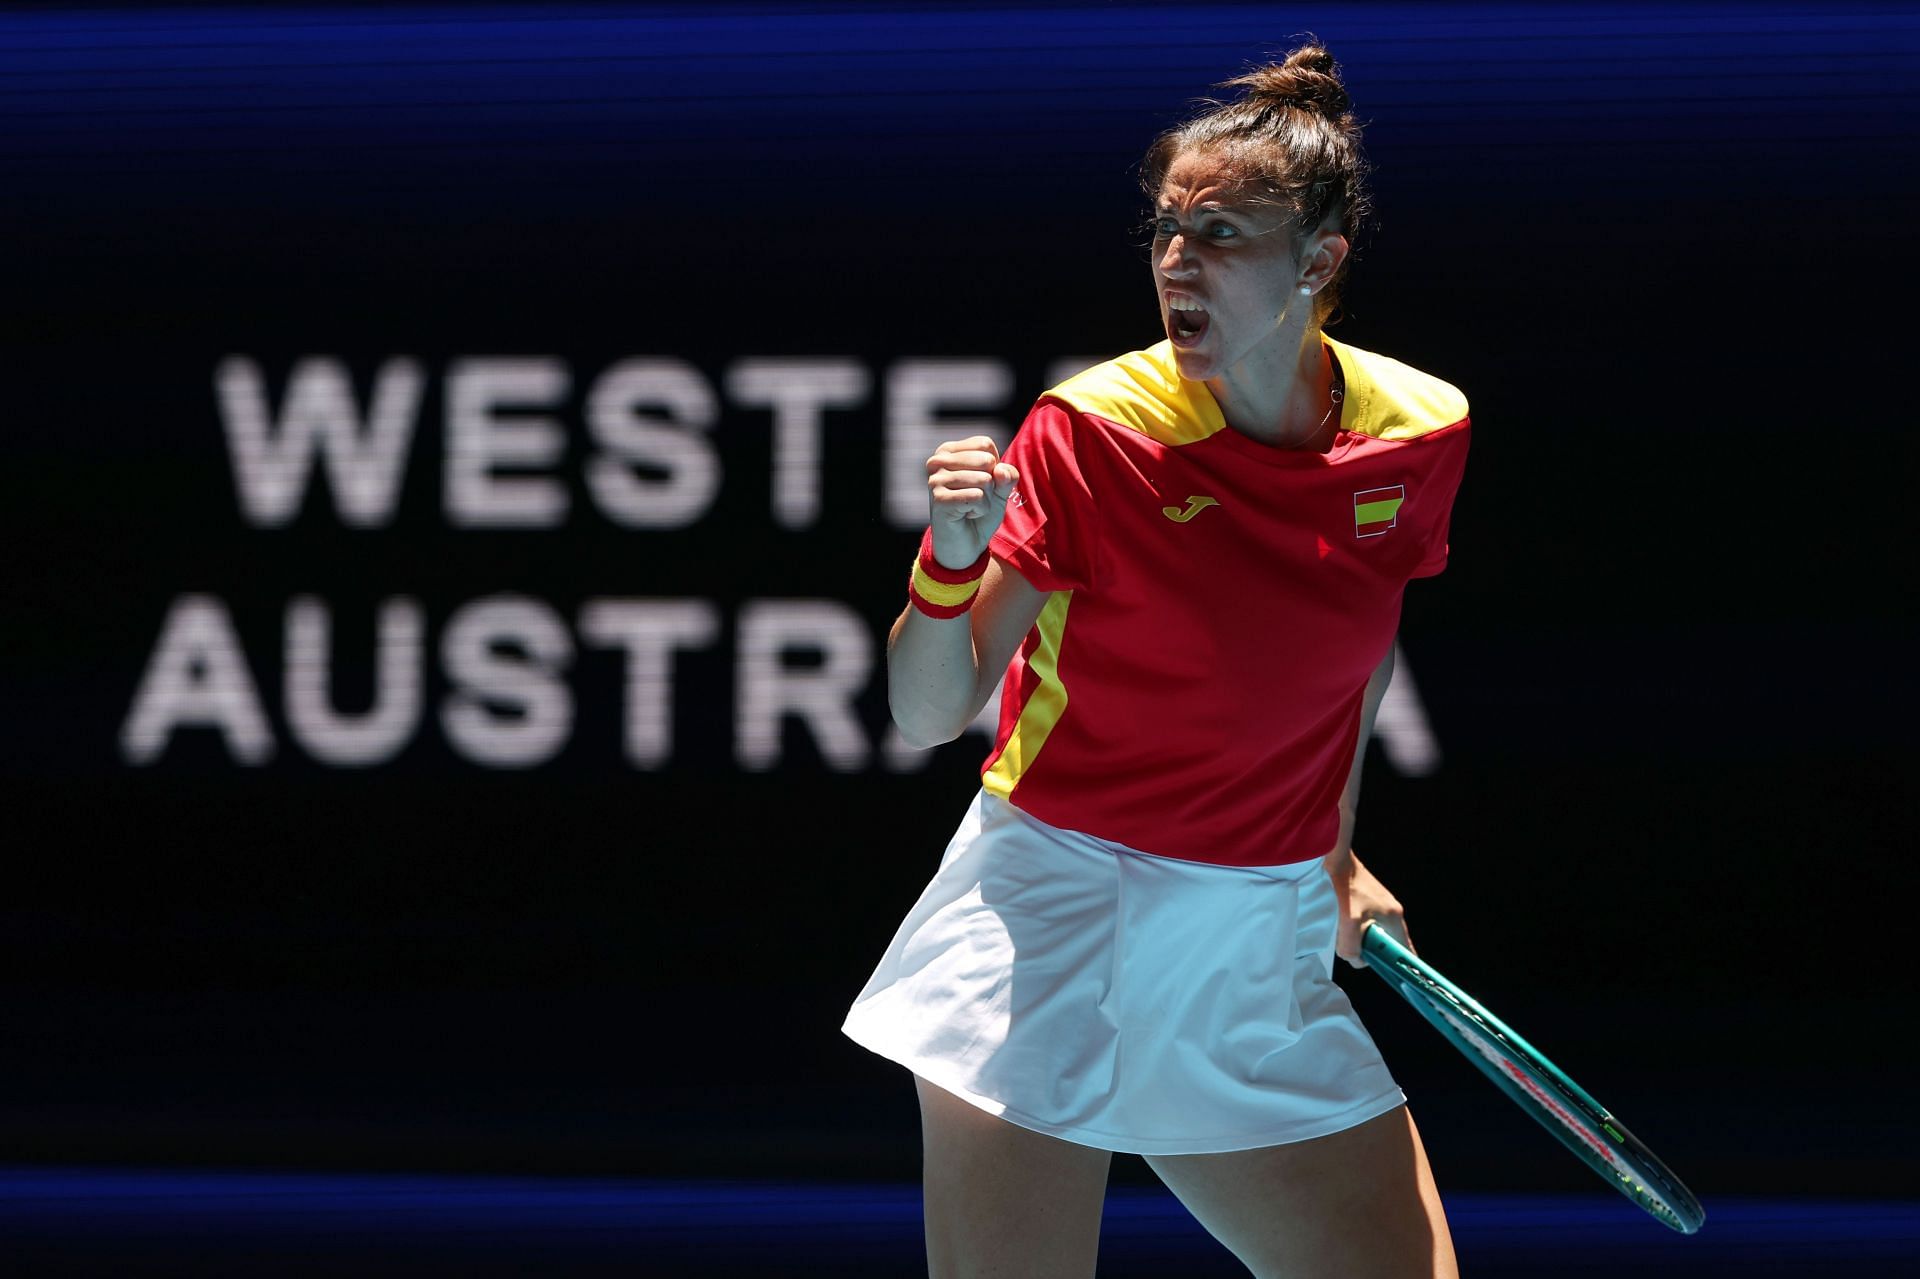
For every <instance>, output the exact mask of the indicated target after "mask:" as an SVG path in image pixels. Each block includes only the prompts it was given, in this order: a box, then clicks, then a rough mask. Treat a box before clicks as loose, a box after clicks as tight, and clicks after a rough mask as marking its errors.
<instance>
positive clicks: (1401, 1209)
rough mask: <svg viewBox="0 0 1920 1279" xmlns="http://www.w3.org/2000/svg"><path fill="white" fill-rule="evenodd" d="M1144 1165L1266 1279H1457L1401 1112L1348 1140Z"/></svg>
mask: <svg viewBox="0 0 1920 1279" xmlns="http://www.w3.org/2000/svg"><path fill="white" fill-rule="evenodd" d="M1147 1163H1148V1164H1149V1165H1150V1166H1151V1167H1152V1168H1153V1170H1154V1172H1156V1173H1158V1174H1159V1176H1160V1179H1161V1180H1162V1181H1164V1182H1166V1183H1167V1188H1168V1189H1170V1190H1172V1191H1173V1193H1174V1194H1175V1195H1177V1196H1179V1198H1180V1202H1182V1203H1184V1204H1185V1205H1186V1206H1187V1208H1188V1210H1189V1211H1190V1212H1192V1213H1193V1215H1194V1216H1195V1217H1197V1218H1198V1219H1199V1221H1200V1224H1201V1225H1203V1226H1205V1227H1206V1228H1207V1229H1208V1230H1209V1231H1210V1232H1212V1234H1213V1236H1214V1238H1216V1239H1218V1240H1219V1241H1220V1242H1221V1243H1223V1244H1225V1245H1226V1246H1227V1248H1229V1249H1230V1250H1231V1251H1232V1252H1233V1254H1234V1255H1235V1256H1236V1257H1238V1258H1240V1260H1241V1261H1243V1262H1245V1263H1246V1265H1247V1267H1248V1268H1249V1269H1251V1270H1252V1271H1253V1273H1254V1274H1256V1275H1258V1276H1261V1277H1262V1279H1270V1277H1271V1279H1278V1277H1279V1276H1286V1277H1287V1279H1334V1277H1335V1276H1337V1277H1338V1279H1427V1277H1428V1276H1431V1277H1433V1279H1454V1277H1455V1276H1457V1275H1458V1274H1459V1270H1458V1269H1457V1267H1456V1266H1455V1263H1454V1258H1453V1239H1452V1237H1451V1235H1449V1233H1448V1231H1447V1219H1446V1215H1445V1213H1443V1212H1442V1210H1441V1207H1440V1194H1439V1192H1438V1191H1437V1190H1435V1189H1434V1184H1433V1172H1432V1170H1431V1169H1430V1168H1428V1166H1427V1155H1426V1151H1425V1150H1424V1149H1423V1148H1422V1146H1421V1144H1420V1133H1419V1130H1418V1129H1416V1128H1415V1127H1414V1124H1413V1117H1412V1116H1411V1115H1410V1114H1408V1113H1407V1108H1406V1107H1405V1106H1397V1107H1395V1108H1394V1109H1392V1110H1390V1111H1388V1112H1387V1113H1386V1114H1384V1115H1380V1116H1377V1117H1375V1118H1373V1119H1369V1120H1367V1121H1366V1122H1365V1123H1362V1124H1359V1125H1357V1126H1355V1127H1353V1128H1349V1129H1347V1130H1346V1131H1344V1132H1337V1133H1333V1134H1331V1135H1329V1136H1325V1137H1316V1138H1313V1139H1312V1140H1309V1141H1299V1142H1292V1143H1290V1144H1288V1145H1284V1146H1267V1147H1263V1148H1261V1149H1258V1150H1236V1151H1231V1152H1229V1153H1226V1154H1218V1155H1150V1156H1148V1157H1147Z"/></svg>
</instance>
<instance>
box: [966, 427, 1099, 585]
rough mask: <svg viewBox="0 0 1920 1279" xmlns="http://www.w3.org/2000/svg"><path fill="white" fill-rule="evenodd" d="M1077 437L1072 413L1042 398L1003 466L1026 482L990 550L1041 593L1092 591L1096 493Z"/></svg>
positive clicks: (1016, 492) (1020, 484)
mask: <svg viewBox="0 0 1920 1279" xmlns="http://www.w3.org/2000/svg"><path fill="white" fill-rule="evenodd" d="M1075 435H1076V429H1075V414H1074V412H1073V410H1072V409H1070V408H1068V407H1067V406H1066V405H1064V404H1062V403H1060V402H1059V401H1056V400H1049V399H1042V400H1041V401H1040V402H1039V403H1037V404H1035V405H1034V406H1033V409H1032V411H1031V412H1029V413H1028V414H1027V419H1026V421H1024V422H1022V423H1021V424H1020V430H1019V431H1018V432H1017V433H1016V434H1015V435H1014V437H1013V443H1012V444H1010V445H1008V446H1007V451H1006V454H1005V456H1004V457H1003V459H1002V460H1003V461H1005V462H1007V463H1009V464H1010V465H1012V467H1013V468H1014V469H1015V470H1017V471H1018V472H1020V479H1019V482H1018V483H1016V484H1015V485H1014V488H1013V493H1012V495H1011V496H1010V497H1009V498H1008V499H1007V509H1006V514H1005V516H1004V517H1003V518H1002V519H1001V521H1000V527H999V528H998V529H997V530H996V531H995V532H994V535H993V541H992V542H991V543H990V544H989V549H990V550H991V551H992V552H993V557H994V558H995V559H997V560H1000V561H1001V562H1003V563H1005V564H1006V565H1007V566H1008V567H1010V568H1013V569H1017V570H1018V571H1019V573H1020V576H1022V577H1024V578H1026V579H1027V581H1028V582H1030V583H1031V584H1032V585H1033V587H1034V589H1036V590H1041V591H1072V590H1084V589H1086V588H1087V587H1089V586H1091V585H1092V584H1093V577H1094V574H1093V567H1094V563H1095V558H1096V556H1095V546H1094V540H1093V539H1094V520H1093V511H1094V503H1093V494H1092V492H1091V490H1090V489H1089V487H1088V484H1087V479H1086V474H1085V471H1084V469H1083V465H1082V464H1083V459H1082V458H1080V457H1079V456H1077V455H1076V454H1075V452H1074V437H1075Z"/></svg>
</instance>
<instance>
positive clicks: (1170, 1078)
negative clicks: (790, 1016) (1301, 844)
mask: <svg viewBox="0 0 1920 1279" xmlns="http://www.w3.org/2000/svg"><path fill="white" fill-rule="evenodd" d="M1335 908H1336V899H1335V897H1334V893H1333V885H1332V883H1331V882H1330V881H1329V880H1328V878H1327V875H1326V873H1325V870H1324V867H1323V865H1322V862H1321V861H1320V859H1317V858H1316V859H1314V860H1312V861H1307V862H1296V863H1293V864H1290V865H1285V866H1253V867H1243V866H1215V865H1209V864H1206V863H1201V862H1190V861H1182V860H1180V859H1178V858H1172V857H1157V856H1153V855H1151V854H1148V853H1141V852H1136V851H1135V850H1133V849H1130V848H1126V847H1124V846H1122V845H1120V844H1115V843H1112V842H1110V841H1108V840H1102V839H1095V838H1093V837H1092V836H1090V835H1083V834H1080V833H1078V832H1076V831H1070V830H1062V829H1060V828H1059V827H1056V826H1049V825H1047V824H1046V823H1045V822H1041V821H1038V820H1036V819H1034V818H1033V817H1031V816H1029V815H1027V814H1026V813H1024V812H1022V811H1021V810H1020V809H1018V808H1016V807H1015V806H1014V805H1013V804H1011V803H1008V802H1007V801H1005V800H1003V799H1000V798H998V797H997V796H993V795H989V794H987V793H986V792H984V791H982V792H981V793H980V794H979V795H977V796H976V797H975V798H974V801H973V805H972V807H971V808H969V809H968V810H967V815H966V818H965V819H964V820H963V821H962V822H961V823H960V829H959V830H958V831H957V832H956V833H955V834H954V837H953V841H952V842H951V843H950V844H948V845H947V851H946V855H945V856H944V857H943V858H942V859H941V862H940V869H939V871H938V872H937V873H936V874H935V875H934V877H933V881H932V882H931V883H930V884H928V885H927V888H926V891H925V892H923V893H922V894H921V895H920V900H919V901H918V902H916V903H914V906H913V909H912V910H911V911H910V912H908V914H907V918H906V920H905V921H904V922H903V923H902V924H901V925H900V929H899V931H898V932H897V933H895V934H894V938H893V942H892V944H891V945H889V946H888V947H887V952H886V955H885V956H884V957H883V958H882V959H881V960H880V966H879V967H878V968H876V969H874V972H873V976H872V978H870V979H869V980H868V982H867V985H866V989H864V990H862V991H861V992H860V995H859V997H858V998H857V999H855V1000H854V1002H853V1007H852V1009H851V1010H850V1011H849V1012H848V1014H847V1019H846V1022H845V1023H844V1024H843V1025H842V1026H841V1029H842V1030H843V1031H844V1032H845V1033H846V1034H847V1035H848V1036H849V1037H851V1038H852V1039H853V1040H854V1041H855V1042H856V1043H859V1044H861V1045H863V1046H864V1047H866V1048H869V1049H871V1050H873V1051H874V1052H876V1053H879V1054H880V1055H881V1056H882V1057H885V1058H888V1059H889V1060H891V1061H896V1062H899V1063H900V1064H901V1065H903V1066H905V1067H907V1069H909V1070H911V1071H912V1072H913V1073H914V1074H916V1075H919V1076H921V1077H922V1078H924V1079H926V1080H927V1081H928V1082H929V1083H932V1084H935V1085H937V1086H939V1087H940V1088H943V1089H945V1090H947V1091H948V1092H951V1093H954V1094H956V1095H957V1096H960V1097H962V1098H964V1099H966V1100H967V1101H970V1102H972V1103H973V1104H974V1105H976V1106H978V1107H980V1108H981V1109H982V1110H985V1111H988V1112H990V1113H992V1114H996V1115H999V1116H1001V1117H1002V1118H1005V1119H1009V1120H1011V1121H1013V1122H1014V1123H1017V1124H1020V1125H1021V1126H1023V1127H1026V1128H1031V1129H1034V1130H1035V1131H1037V1132H1044V1133H1049V1134H1051V1135H1053V1136H1055V1137H1062V1138H1065V1139H1066V1140H1068V1141H1074V1142H1078V1143H1080V1144H1081V1145H1086V1146H1095V1147H1098V1148H1100V1149H1103V1150H1117V1151H1130V1152H1133V1153H1135V1154H1143V1155H1183V1154H1212V1153H1216V1152H1219V1151H1223V1150H1247V1149H1251V1148H1254V1147H1257V1146H1272V1145H1278V1144H1280V1143H1283V1142H1289V1141H1302V1140H1305V1139H1307V1138H1309V1137H1321V1136H1325V1135H1326V1134H1328V1133H1333V1132H1339V1131H1341V1130H1342V1129H1345V1128H1350V1127H1352V1126H1353V1125H1355V1124H1359V1123H1362V1122H1364V1121H1366V1120H1368V1119H1371V1118H1373V1117H1375V1116H1376V1115H1380V1114H1384V1113H1385V1112H1387V1111H1389V1110H1391V1109H1393V1108H1394V1107H1395V1106H1398V1105H1400V1104H1401V1103H1402V1102H1404V1101H1405V1100H1406V1095H1405V1094H1404V1093H1403V1092H1401V1090H1400V1088H1399V1086H1398V1085H1397V1084H1395V1083H1394V1081H1393V1077H1392V1075H1390V1074H1389V1073H1388V1072H1387V1068H1386V1065H1385V1063H1383V1062H1382V1061H1381V1060H1380V1053H1379V1050H1378V1049H1376V1048H1375V1047H1374V1044H1373V1040H1372V1038H1371V1037H1370V1036H1369V1035H1368V1034H1367V1032H1366V1030H1365V1028H1363V1027H1362V1026H1361V1025H1360V1019H1359V1018H1358V1017H1357V1016H1356V1015H1355V1014H1354V1011H1353V1006H1352V1005H1351V1004H1349V1003H1348V1002H1347V997H1346V995H1345V993H1344V992H1343V991H1341V989H1340V987H1339V986H1337V985H1335V984H1334V981H1333V959H1334V952H1333V945H1334V923H1335V921H1334V914H1335Z"/></svg>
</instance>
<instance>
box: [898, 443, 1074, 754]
mask: <svg viewBox="0 0 1920 1279" xmlns="http://www.w3.org/2000/svg"><path fill="white" fill-rule="evenodd" d="M1018 479H1019V472H1018V471H1016V470H1015V469H1014V468H1013V467H1012V466H1009V465H1008V464H1007V463H1005V462H1002V461H1000V458H999V451H998V449H997V448H996V447H995V445H994V443H993V441H992V440H991V439H989V438H988V437H986V436H984V435H977V436H974V437H973V438H971V439H967V440H958V441H949V442H947V443H945V444H942V445H941V446H940V448H939V449H938V450H937V451H936V452H935V453H934V455H933V456H932V457H931V458H928V459H927V490H928V499H929V505H930V508H931V512H930V513H931V521H930V524H931V527H932V529H933V553H934V558H935V559H936V560H938V561H939V562H940V563H941V564H943V565H945V566H946V567H948V568H953V569H961V568H965V567H966V566H967V565H969V564H971V563H973V562H974V561H975V560H977V559H978V558H979V557H980V555H981V553H982V552H983V551H985V549H986V547H987V544H988V542H990V541H991V540H992V538H993V534H994V530H995V529H997V528H999V527H1000V520H1001V518H1002V516H1003V515H1004V514H1005V512H1006V507H1007V497H1008V495H1009V494H1010V493H1012V491H1013V486H1014V483H1015V482H1016V481H1017V480H1018ZM1047 599H1048V595H1047V593H1046V592H1044V591H1040V590H1036V589H1035V588H1034V587H1033V585H1032V584H1031V583H1029V582H1028V581H1027V580H1026V578H1024V577H1022V576H1020V574H1019V573H1018V572H1016V571H1015V570H1013V569H1010V568H1008V567H1006V566H1005V565H1004V564H1001V563H1000V562H998V561H997V560H996V561H989V563H988V564H987V572H986V576H985V577H984V578H982V579H981V582H980V591H979V594H978V595H977V596H976V597H975V599H974V604H973V607H972V608H970V609H968V610H967V611H966V612H964V613H962V614H960V616H958V617H946V618H940V617H929V616H927V615H926V614H925V613H922V612H921V611H920V610H919V609H917V608H914V607H913V606H912V605H908V606H907V609H906V611H905V612H903V613H901V614H900V618H899V620H898V621H896V622H895V623H894V624H893V631H892V633H891V634H890V635H888V637H887V704H888V706H889V708H890V709H891V710H892V712H893V721H894V723H896V724H898V725H899V726H900V733H901V736H903V737H905V738H906V739H907V741H908V742H910V743H912V744H913V745H915V746H921V747H926V746H935V745H938V744H939V743H941V742H950V741H952V740H953V739H954V738H956V737H958V736H959V735H960V734H961V732H962V731H964V730H965V728H966V726H967V725H968V724H969V723H971V722H972V720H973V717H974V716H975V715H978V714H979V713H980V708H981V707H982V706H985V705H986V703H987V698H988V697H990V696H992V695H993V686H994V685H995V684H996V683H997V682H999V679H1000V674H1001V672H1002V671H1004V670H1005V669H1006V666H1007V662H1008V661H1009V660H1010V659H1011V658H1012V657H1013V652H1014V650H1015V649H1016V648H1018V647H1019V646H1020V641H1021V640H1022V639H1023V638H1025V636H1026V633H1027V632H1028V631H1029V630H1031V629H1032V627H1033V623H1034V621H1035V620H1036V619H1037V618H1038V617H1039V616H1040V610H1041V609H1042V608H1044V607H1045V606H1046V603H1047Z"/></svg>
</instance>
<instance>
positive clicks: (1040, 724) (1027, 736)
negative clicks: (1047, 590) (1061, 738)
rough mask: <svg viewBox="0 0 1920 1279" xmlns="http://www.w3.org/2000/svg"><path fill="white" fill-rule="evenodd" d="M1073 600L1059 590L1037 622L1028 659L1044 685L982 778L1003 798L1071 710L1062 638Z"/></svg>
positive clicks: (1028, 663)
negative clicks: (1062, 678) (1035, 639)
mask: <svg viewBox="0 0 1920 1279" xmlns="http://www.w3.org/2000/svg"><path fill="white" fill-rule="evenodd" d="M1072 603H1073V592H1072V591H1055V592H1054V594H1053V598H1052V599H1050V600H1048V601H1047V605H1046V607H1045V608H1043V609H1041V610H1040V620H1039V621H1038V622H1036V623H1034V624H1035V625H1036V626H1038V627H1039V628H1040V643H1039V644H1038V645H1037V646H1036V647H1035V648H1034V650H1033V656H1031V657H1029V658H1028V659H1027V668H1028V669H1029V670H1031V671H1032V672H1033V673H1034V674H1035V675H1037V676H1038V677H1039V679H1040V687H1039V688H1036V689H1034V690H1033V695H1032V696H1031V697H1029V698H1027V704H1026V705H1025V706H1022V707H1021V708H1020V720H1019V722H1018V723H1016V724H1015V725H1014V726H1013V732H1012V733H1010V734H1009V735H1008V736H1007V744H1006V747H1005V749H1003V750H1002V751H1001V752H1000V758H998V759H996V760H994V761H993V767H991V768H989V769H988V770H987V772H986V775H985V776H984V777H982V778H981V779H980V782H981V785H982V787H984V788H985V789H986V791H987V792H988V793H989V794H992V795H998V796H999V797H1000V798H1001V799H1007V798H1009V797H1010V796H1011V795H1012V794H1013V788H1014V787H1015V786H1018V785H1019V784H1020V779H1021V777H1023V776H1024V775H1025V774H1026V772H1027V770H1028V769H1030V768H1032V767H1033V761H1034V758H1035V757H1036V756H1037V755H1039V754H1040V748H1041V747H1042V746H1045V745H1046V744H1047V736H1048V734H1050V733H1052V732H1053V726H1054V725H1055V724H1058V723H1059V722H1060V717H1061V716H1062V715H1064V714H1066V713H1067V686H1066V685H1065V684H1063V683H1062V682H1061V681H1060V642H1061V640H1062V639H1063V638H1064V637H1065V635H1066V631H1067V608H1068V606H1069V605H1070V604H1072Z"/></svg>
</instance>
